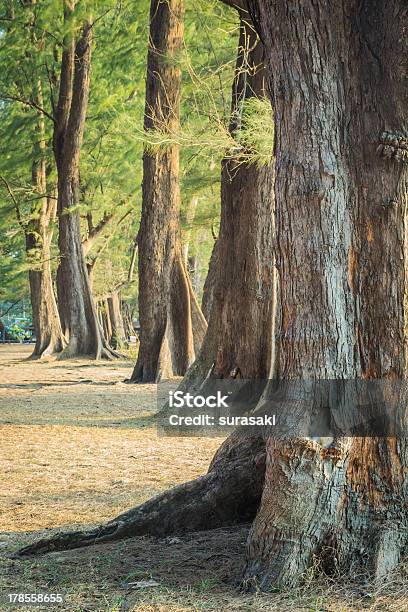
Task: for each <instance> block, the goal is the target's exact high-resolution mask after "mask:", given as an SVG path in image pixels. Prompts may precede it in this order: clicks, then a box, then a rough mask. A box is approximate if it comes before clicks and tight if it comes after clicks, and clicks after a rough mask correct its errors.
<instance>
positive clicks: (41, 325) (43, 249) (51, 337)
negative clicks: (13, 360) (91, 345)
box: [26, 82, 66, 358]
mask: <svg viewBox="0 0 408 612" xmlns="http://www.w3.org/2000/svg"><path fill="white" fill-rule="evenodd" d="M34 95H35V98H34V99H36V100H37V103H38V104H39V106H40V107H42V106H43V100H42V91H41V82H38V84H37V87H36V90H35V92H34ZM45 146H46V143H45V126H44V117H43V115H41V114H39V115H38V120H37V133H36V143H35V145H34V149H33V156H34V158H33V163H32V185H33V189H34V191H35V193H36V195H37V196H38V199H37V198H34V204H33V207H32V211H31V220H30V223H29V225H28V227H27V229H26V250H27V256H28V260H29V263H30V270H29V273H28V274H29V283H30V297H31V307H32V312H33V324H34V330H35V338H36V341H35V347H34V351H33V353H32V357H33V358H38V357H44V356H47V355H52V354H53V353H59V352H60V351H62V350H63V348H64V347H65V345H66V342H65V338H64V336H63V333H62V329H61V323H60V318H59V314H58V308H57V302H56V300H55V294H54V287H53V281H52V274H51V251H50V249H51V241H52V234H53V231H52V223H53V221H54V220H55V215H56V202H55V200H54V198H53V196H52V194H47V178H46V160H45Z"/></svg>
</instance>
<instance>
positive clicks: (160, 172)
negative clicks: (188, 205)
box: [131, 0, 206, 382]
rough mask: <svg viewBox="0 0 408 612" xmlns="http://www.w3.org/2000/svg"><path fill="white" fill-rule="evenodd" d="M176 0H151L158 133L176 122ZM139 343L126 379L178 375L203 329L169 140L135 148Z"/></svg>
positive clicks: (152, 125) (151, 76)
mask: <svg viewBox="0 0 408 612" xmlns="http://www.w3.org/2000/svg"><path fill="white" fill-rule="evenodd" d="M183 19H184V3H183V2H182V1H181V0H174V1H173V0H169V1H168V2H160V1H159V0H152V2H151V7H150V33H149V48H148V57H147V81H146V109H145V122H144V127H145V130H146V131H147V132H149V131H157V132H160V134H162V135H163V137H165V135H166V133H170V134H172V133H174V132H177V130H178V129H179V121H180V119H179V114H180V92H181V71H180V68H179V66H178V65H177V59H178V58H177V55H178V54H179V53H180V52H181V50H182V44H183ZM138 245H139V317H140V325H141V337H140V348H139V354H138V358H137V363H136V366H135V369H134V372H133V374H132V378H131V380H132V381H133V382H138V381H143V382H154V381H157V380H160V379H161V378H162V377H168V376H171V375H173V374H175V375H183V374H184V373H185V372H186V370H187V368H188V366H189V365H191V363H192V362H193V360H194V355H195V349H197V347H198V346H199V345H200V343H201V340H202V338H203V336H204V333H205V328H206V324H205V320H204V317H203V315H202V314H201V311H200V309H199V306H198V303H197V301H196V299H195V296H194V294H193V291H192V286H191V282H190V279H189V277H188V275H187V272H186V268H185V265H184V261H183V256H182V247H181V236H180V185H179V148H178V145H177V144H174V143H170V144H167V145H166V146H163V145H162V146H159V147H157V149H156V150H154V151H153V150H151V149H150V150H149V149H148V148H145V151H144V154H143V200H142V217H141V225H140V230H139V239H138Z"/></svg>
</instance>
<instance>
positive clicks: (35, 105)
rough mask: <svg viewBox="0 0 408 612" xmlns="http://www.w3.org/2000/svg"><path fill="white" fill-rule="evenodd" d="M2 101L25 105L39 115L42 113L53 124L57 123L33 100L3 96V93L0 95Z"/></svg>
mask: <svg viewBox="0 0 408 612" xmlns="http://www.w3.org/2000/svg"><path fill="white" fill-rule="evenodd" d="M0 100H11V101H14V102H20V103H21V104H24V105H25V106H29V107H30V108H34V109H35V110H36V111H38V112H39V113H41V114H42V115H44V116H45V117H47V118H48V119H50V120H51V121H52V122H55V117H53V116H52V115H51V114H50V113H49V112H47V111H46V110H45V109H44V108H42V107H41V106H39V105H38V104H36V102H34V101H33V100H26V99H25V98H20V97H19V96H12V95H9V94H1V93H0Z"/></svg>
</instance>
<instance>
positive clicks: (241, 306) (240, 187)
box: [186, 11, 276, 384]
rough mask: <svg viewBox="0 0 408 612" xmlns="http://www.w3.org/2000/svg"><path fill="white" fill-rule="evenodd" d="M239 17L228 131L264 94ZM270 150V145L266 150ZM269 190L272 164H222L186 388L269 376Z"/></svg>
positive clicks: (258, 63)
mask: <svg viewBox="0 0 408 612" xmlns="http://www.w3.org/2000/svg"><path fill="white" fill-rule="evenodd" d="M240 18H241V25H240V38H239V47H238V56H237V65H236V78H235V80H234V85H233V92H232V113H231V126H230V129H231V132H232V134H235V133H236V132H237V131H238V130H244V129H245V125H244V124H243V121H242V109H243V106H244V104H245V101H246V100H248V99H249V98H251V97H252V96H257V97H259V98H263V97H265V96H266V93H265V71H264V68H263V45H262V44H261V42H260V41H258V40H257V36H256V34H255V32H254V30H253V27H252V25H250V23H249V22H248V15H247V13H245V12H244V11H242V12H240ZM271 120H272V117H271ZM272 147H273V143H271V152H272ZM273 185H274V171H273V164H272V163H271V164H269V165H267V166H263V167H258V166H257V165H255V164H250V163H246V162H245V161H244V160H243V159H231V158H226V159H224V160H223V163H222V175H221V224H220V233H219V237H218V239H217V242H216V243H215V245H214V249H213V255H212V258H211V262H210V270H209V275H210V274H211V278H210V279H208V282H207V288H206V289H205V296H206V297H205V309H206V312H207V313H208V316H209V321H208V333H207V335H206V337H205V340H204V343H203V348H202V351H201V353H200V355H199V357H198V359H197V360H196V362H195V363H194V365H193V367H192V368H191V369H190V371H189V373H188V376H187V381H186V384H190V383H193V381H194V380H195V381H199V382H200V383H201V382H202V381H203V380H205V379H206V378H207V376H208V374H209V373H211V376H213V377H214V378H247V379H258V380H259V379H267V378H268V377H269V374H270V372H271V367H272V365H273V364H272V362H273V361H274V354H273V353H274V351H273V350H272V347H273V346H274V340H273V335H274V318H275V317H274V304H275V300H276V282H275V270H274V258H273V252H272V242H273V209H274V193H273ZM211 294H212V295H211ZM193 384H194V383H193Z"/></svg>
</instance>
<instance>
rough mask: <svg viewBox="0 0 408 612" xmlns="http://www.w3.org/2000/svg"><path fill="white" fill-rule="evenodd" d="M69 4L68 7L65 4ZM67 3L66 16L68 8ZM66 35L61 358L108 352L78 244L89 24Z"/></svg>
mask: <svg viewBox="0 0 408 612" xmlns="http://www.w3.org/2000/svg"><path fill="white" fill-rule="evenodd" d="M67 7H68V5H67ZM67 7H66V14H67V15H68V16H69V12H70V9H69V8H67ZM74 42H75V41H74V36H73V35H72V33H71V32H69V33H68V34H67V35H66V36H65V39H64V50H63V55H62V63H61V78H60V92H59V101H58V108H57V112H56V122H55V128H54V153H55V159H56V164H57V170H58V220H59V237H58V244H59V249H60V257H61V259H60V265H59V268H58V273H57V289H58V302H59V305H60V308H61V321H62V323H63V328H64V331H65V333H66V335H67V338H68V346H67V347H66V348H65V349H64V351H63V353H62V356H63V357H73V356H76V355H87V356H91V357H94V358H96V359H98V358H99V357H101V356H102V357H110V356H112V354H113V353H112V351H111V350H110V349H109V347H108V346H107V345H106V342H105V341H104V339H103V337H102V334H101V331H100V327H99V323H98V320H97V315H96V308H95V304H94V300H93V296H92V292H91V286H90V282H89V278H88V272H87V267H86V263H85V258H84V253H83V249H82V243H81V231H80V229H81V228H80V215H79V211H78V209H77V206H78V203H79V158H80V152H81V145H82V139H83V133H84V127H85V117H86V112H87V107H88V96H89V79H90V62H91V44H92V27H91V24H89V23H85V24H84V27H83V30H82V32H81V34H80V36H79V38H78V40H77V42H76V44H74Z"/></svg>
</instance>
